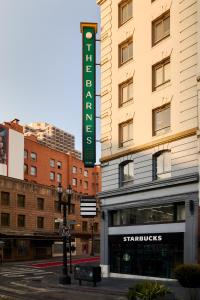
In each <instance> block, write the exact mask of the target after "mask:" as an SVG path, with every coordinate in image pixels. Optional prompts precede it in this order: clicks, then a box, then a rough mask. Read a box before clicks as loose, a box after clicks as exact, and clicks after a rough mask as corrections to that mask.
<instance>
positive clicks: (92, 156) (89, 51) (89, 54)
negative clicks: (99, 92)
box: [81, 23, 97, 168]
mask: <svg viewBox="0 0 200 300" xmlns="http://www.w3.org/2000/svg"><path fill="white" fill-rule="evenodd" d="M81 32H82V40H83V71H82V72H83V104H82V105H83V162H84V165H85V167H88V168H89V167H94V164H95V162H96V109H95V102H96V101H95V100H96V99H95V97H96V82H95V77H96V57H95V54H96V53H95V52H96V50H95V46H96V32H97V24H96V23H81Z"/></svg>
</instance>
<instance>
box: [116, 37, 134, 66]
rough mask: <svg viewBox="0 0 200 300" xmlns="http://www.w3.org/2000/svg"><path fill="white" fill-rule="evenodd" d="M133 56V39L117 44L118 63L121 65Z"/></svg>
mask: <svg viewBox="0 0 200 300" xmlns="http://www.w3.org/2000/svg"><path fill="white" fill-rule="evenodd" d="M132 58H133V41H132V39H129V40H127V41H126V42H124V43H122V44H121V45H119V65H120V66H121V65H123V64H124V63H126V62H127V61H128V60H130V59H132Z"/></svg>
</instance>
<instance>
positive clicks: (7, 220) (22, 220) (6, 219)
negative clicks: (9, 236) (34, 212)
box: [1, 213, 44, 229]
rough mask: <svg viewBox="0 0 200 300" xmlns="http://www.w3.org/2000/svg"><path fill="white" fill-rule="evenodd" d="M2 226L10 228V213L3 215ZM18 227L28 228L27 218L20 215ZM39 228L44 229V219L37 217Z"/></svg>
mask: <svg viewBox="0 0 200 300" xmlns="http://www.w3.org/2000/svg"><path fill="white" fill-rule="evenodd" d="M1 226H6V227H8V226H10V214H9V213H1ZM17 226H18V227H23V228H24V227H25V226H26V216H25V215H18V216H17ZM37 228H38V229H42V228H44V217H37Z"/></svg>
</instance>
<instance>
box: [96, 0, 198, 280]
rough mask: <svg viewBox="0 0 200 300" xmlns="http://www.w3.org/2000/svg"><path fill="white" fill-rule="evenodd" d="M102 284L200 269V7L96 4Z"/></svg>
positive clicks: (111, 0) (163, 0)
mask: <svg viewBox="0 0 200 300" xmlns="http://www.w3.org/2000/svg"><path fill="white" fill-rule="evenodd" d="M97 4H98V5H99V7H100V11H101V37H100V40H101V143H102V149H101V167H102V192H101V193H100V194H99V197H100V200H101V212H102V213H101V266H102V270H103V275H104V276H105V277H107V276H113V277H134V276H138V275H139V276H150V277H165V278H173V270H174V268H175V267H176V266H177V265H178V264H180V263H197V262H198V261H199V225H198V218H199V215H200V213H199V170H200V163H199V158H200V157H199V124H200V119H199V102H200V24H199V20H200V1H199V0H197V1H195V2H194V1H192V0H187V1H168V0H155V1H150V0H149V1H147V0H140V1H133V0H117V1H115V0H97Z"/></svg>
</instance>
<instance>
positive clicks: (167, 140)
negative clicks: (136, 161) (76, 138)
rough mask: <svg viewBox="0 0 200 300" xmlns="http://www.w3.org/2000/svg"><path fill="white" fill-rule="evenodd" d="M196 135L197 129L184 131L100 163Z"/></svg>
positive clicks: (107, 158)
mask: <svg viewBox="0 0 200 300" xmlns="http://www.w3.org/2000/svg"><path fill="white" fill-rule="evenodd" d="M195 134H197V127H195V128H192V129H188V130H185V131H182V132H179V133H176V134H173V135H170V136H167V137H164V138H161V139H157V140H156V141H153V142H150V143H146V144H143V145H141V146H136V147H133V148H130V149H127V150H124V151H120V152H117V153H115V154H112V155H109V156H105V157H102V158H101V159H100V162H101V163H105V162H108V161H110V160H114V159H117V158H120V157H122V156H125V155H129V154H134V153H137V152H141V151H144V150H148V149H151V148H153V147H156V146H159V145H163V144H166V143H171V142H174V141H177V140H180V139H183V138H186V137H190V136H193V135H195Z"/></svg>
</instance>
